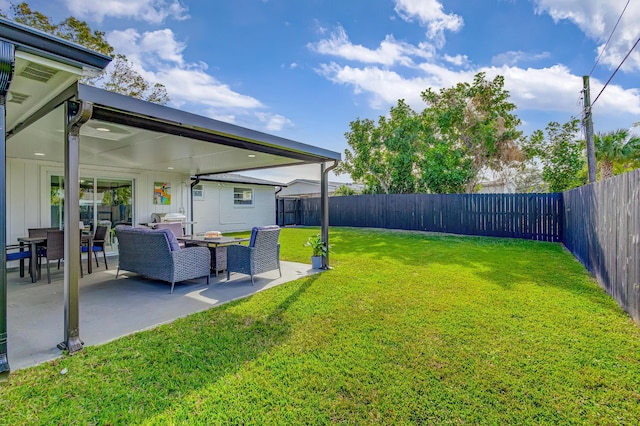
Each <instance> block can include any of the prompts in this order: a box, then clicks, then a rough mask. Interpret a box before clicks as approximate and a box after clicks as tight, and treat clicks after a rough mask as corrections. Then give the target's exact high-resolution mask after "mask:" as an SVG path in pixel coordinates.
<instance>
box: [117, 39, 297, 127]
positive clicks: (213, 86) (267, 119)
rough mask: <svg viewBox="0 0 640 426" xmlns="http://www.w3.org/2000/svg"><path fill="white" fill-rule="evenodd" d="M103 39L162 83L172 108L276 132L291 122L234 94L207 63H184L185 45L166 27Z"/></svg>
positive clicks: (138, 67)
mask: <svg viewBox="0 0 640 426" xmlns="http://www.w3.org/2000/svg"><path fill="white" fill-rule="evenodd" d="M107 40H108V41H109V43H110V44H112V45H113V46H114V48H115V50H116V51H117V52H120V53H123V54H124V55H126V56H127V58H128V59H129V61H130V62H131V63H132V64H133V66H134V68H135V69H136V71H138V72H139V73H140V74H141V75H142V76H143V77H144V78H146V79H147V80H149V81H157V82H160V83H162V84H164V85H165V87H166V89H167V92H168V94H169V96H170V98H171V103H172V105H174V106H176V107H182V108H186V107H189V108H191V109H196V110H197V111H198V112H200V113H203V114H205V115H207V116H208V117H211V118H215V119H217V120H221V121H226V122H231V123H238V122H242V124H243V125H249V126H251V125H253V126H251V127H258V124H262V128H263V129H264V130H267V131H279V130H282V129H283V128H284V127H286V126H293V123H292V122H291V121H290V120H289V119H288V118H286V117H284V116H282V115H278V114H272V113H268V112H265V111H264V109H265V108H266V107H265V105H264V104H263V103H262V102H260V101H259V100H258V99H256V98H254V97H252V96H248V95H244V94H241V93H238V92H237V91H235V90H233V89H232V88H231V87H229V85H227V84H224V83H222V82H220V81H219V80H218V79H216V78H215V77H214V76H213V75H211V74H210V73H209V72H208V66H207V64H205V63H203V62H200V63H188V62H187V61H185V59H184V56H183V51H184V49H185V47H186V46H185V44H184V43H180V42H178V41H177V40H176V39H175V34H174V33H173V32H172V31H171V30H170V29H164V30H158V31H149V32H144V33H139V32H138V31H136V30H135V29H131V28H130V29H127V30H124V31H112V32H110V33H109V34H107Z"/></svg>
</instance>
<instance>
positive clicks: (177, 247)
mask: <svg viewBox="0 0 640 426" xmlns="http://www.w3.org/2000/svg"><path fill="white" fill-rule="evenodd" d="M150 231H151V232H160V233H162V234H165V235H166V236H167V241H169V247H171V251H176V250H180V244H179V243H178V240H177V239H176V236H175V235H174V234H173V232H172V231H171V229H150Z"/></svg>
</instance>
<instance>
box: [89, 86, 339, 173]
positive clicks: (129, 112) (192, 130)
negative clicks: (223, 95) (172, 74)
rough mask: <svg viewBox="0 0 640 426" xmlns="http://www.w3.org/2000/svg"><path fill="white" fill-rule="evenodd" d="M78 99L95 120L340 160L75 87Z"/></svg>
mask: <svg viewBox="0 0 640 426" xmlns="http://www.w3.org/2000/svg"><path fill="white" fill-rule="evenodd" d="M78 98H79V99H82V100H83V101H87V102H91V103H93V104H94V117H93V118H95V119H102V120H105V121H111V122H117V123H120V124H125V125H127V124H128V125H131V126H135V127H141V128H146V129H148V130H155V131H159V132H164V133H171V134H177V135H181V136H185V137H189V138H193V139H199V140H204V141H209V142H215V143H219V144H223V145H227V146H235V147H238V148H244V149H248V150H252V151H258V152H265V153H268V154H275V155H280V156H283V157H289V158H294V159H299V160H302V161H306V162H316V163H317V162H323V161H331V160H340V159H341V155H340V153H337V152H333V151H329V150H326V149H323V148H318V147H314V146H311V145H307V144H303V143H300V142H296V141H293V140H290V139H285V138H281V137H279V136H274V135H270V134H267V133H262V132H258V131H256V130H251V129H247V128H244V127H240V126H237V125H235V124H230V123H225V122H222V121H218V120H214V119H211V118H207V117H203V116H200V115H196V114H192V113H189V112H185V111H180V110H177V109H174V108H170V107H167V106H164V105H159V104H154V103H151V102H147V101H143V100H141V99H135V98H132V97H129V96H124V95H120V94H118V93H113V92H109V91H107V90H104V89H99V88H96V87H91V86H87V85H84V84H78Z"/></svg>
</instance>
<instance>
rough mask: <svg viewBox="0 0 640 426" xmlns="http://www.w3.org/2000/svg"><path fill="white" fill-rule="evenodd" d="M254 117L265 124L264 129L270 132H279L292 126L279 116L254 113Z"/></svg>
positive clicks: (287, 120)
mask: <svg viewBox="0 0 640 426" xmlns="http://www.w3.org/2000/svg"><path fill="white" fill-rule="evenodd" d="M256 117H258V119H259V120H260V122H262V123H265V128H266V129H267V130H268V131H270V132H279V131H280V130H282V129H283V128H285V127H292V126H293V123H292V122H291V120H289V119H288V118H287V117H285V116H283V115H280V114H269V113H256Z"/></svg>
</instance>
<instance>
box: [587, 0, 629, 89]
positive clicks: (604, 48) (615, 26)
mask: <svg viewBox="0 0 640 426" xmlns="http://www.w3.org/2000/svg"><path fill="white" fill-rule="evenodd" d="M630 1H631V0H627V4H626V5H624V9H622V13H621V14H620V16H618V21H617V22H616V24H615V25H614V26H613V29H612V30H611V34H609V39H608V40H607V42H606V43H605V44H604V47H603V48H602V51H600V55H598V59H596V63H595V64H593V68H591V72H590V73H589V77H591V74H593V70H595V69H596V66H598V62H600V58H602V55H604V51H605V50H607V46H609V42H610V41H611V37H613V33H615V32H616V28H618V24H619V23H620V20H621V19H622V15H624V12H625V11H626V10H627V6H629V2H630Z"/></svg>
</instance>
